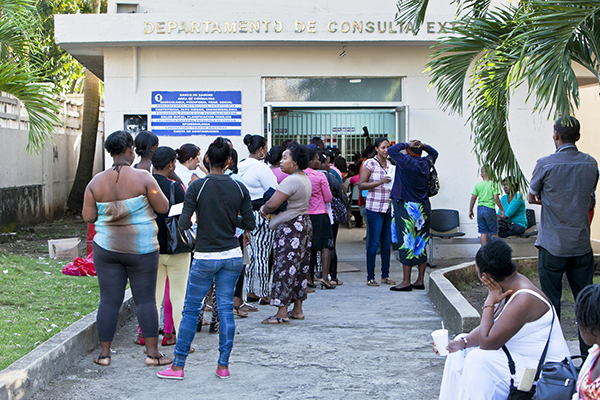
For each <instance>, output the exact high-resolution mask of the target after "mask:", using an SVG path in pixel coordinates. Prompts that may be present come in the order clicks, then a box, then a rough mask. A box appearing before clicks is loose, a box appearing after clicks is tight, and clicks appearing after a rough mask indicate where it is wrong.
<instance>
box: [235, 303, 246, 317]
mask: <svg viewBox="0 0 600 400" xmlns="http://www.w3.org/2000/svg"><path fill="white" fill-rule="evenodd" d="M233 315H237V316H238V317H242V318H247V317H248V313H247V312H246V311H242V310H240V308H239V307H235V306H233Z"/></svg>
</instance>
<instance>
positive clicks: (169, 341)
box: [161, 333, 177, 346]
mask: <svg viewBox="0 0 600 400" xmlns="http://www.w3.org/2000/svg"><path fill="white" fill-rule="evenodd" d="M167 335H168V333H167ZM175 343H177V337H176V336H175V334H174V333H171V337H167V336H163V340H162V342H161V345H162V346H173V345H174V344H175Z"/></svg>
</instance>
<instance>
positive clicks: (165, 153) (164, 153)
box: [152, 146, 177, 170]
mask: <svg viewBox="0 0 600 400" xmlns="http://www.w3.org/2000/svg"><path fill="white" fill-rule="evenodd" d="M175 157H177V154H175V150H173V149H172V148H170V147H168V146H160V147H159V148H157V149H156V150H155V151H154V153H152V166H153V167H154V169H157V170H161V169H163V168H165V167H166V166H167V165H168V164H169V163H170V162H171V161H174V160H175Z"/></svg>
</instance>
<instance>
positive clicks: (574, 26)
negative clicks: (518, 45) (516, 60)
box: [520, 0, 600, 116]
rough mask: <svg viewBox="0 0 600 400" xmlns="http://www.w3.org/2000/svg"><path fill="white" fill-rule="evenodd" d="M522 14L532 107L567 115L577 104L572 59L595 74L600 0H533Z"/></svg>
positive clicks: (597, 65) (597, 67)
mask: <svg viewBox="0 0 600 400" xmlns="http://www.w3.org/2000/svg"><path fill="white" fill-rule="evenodd" d="M528 11H529V13H528V14H526V15H525V14H524V15H523V16H522V18H523V19H524V20H525V19H526V21H527V22H528V23H529V24H530V29H529V30H527V31H525V32H523V33H521V35H520V38H521V39H522V40H523V41H526V42H527V48H528V52H527V58H528V64H529V68H530V69H531V70H533V71H536V73H534V74H528V83H529V85H530V96H531V95H533V94H535V106H534V107H535V109H550V111H549V116H550V114H551V113H552V111H553V110H552V109H553V108H554V109H555V110H556V113H558V114H561V115H571V114H572V113H573V111H574V109H575V108H576V107H578V106H579V87H578V84H577V77H576V75H575V72H574V71H573V67H572V64H571V63H572V61H573V60H575V61H577V62H578V63H580V64H581V65H583V66H584V67H586V68H587V69H588V70H590V71H592V72H593V73H594V75H596V76H598V70H599V64H598V42H599V37H598V35H599V34H600V33H599V32H598V26H599V25H598V23H599V22H600V19H599V16H600V2H598V1H580V0H574V1H568V2H563V1H556V0H551V1H542V0H533V1H531V2H530V4H529V9H528Z"/></svg>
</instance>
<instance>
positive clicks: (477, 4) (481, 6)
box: [453, 0, 492, 18]
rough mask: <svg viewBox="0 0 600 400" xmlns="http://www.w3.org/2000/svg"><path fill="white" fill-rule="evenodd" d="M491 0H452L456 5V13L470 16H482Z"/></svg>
mask: <svg viewBox="0 0 600 400" xmlns="http://www.w3.org/2000/svg"><path fill="white" fill-rule="evenodd" d="M491 2H492V1H491V0H464V1H461V0H454V1H453V3H456V4H457V5H458V12H457V15H464V16H468V17H472V18H483V17H484V16H485V15H486V13H487V12H488V9H489V8H490V4H491Z"/></svg>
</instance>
